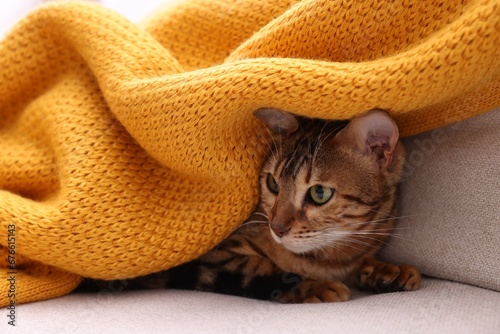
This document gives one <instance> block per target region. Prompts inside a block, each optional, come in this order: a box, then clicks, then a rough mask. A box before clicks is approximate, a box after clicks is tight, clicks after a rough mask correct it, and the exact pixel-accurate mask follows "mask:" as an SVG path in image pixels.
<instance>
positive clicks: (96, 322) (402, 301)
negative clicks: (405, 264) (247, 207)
mask: <svg viewBox="0 0 500 334" xmlns="http://www.w3.org/2000/svg"><path fill="white" fill-rule="evenodd" d="M499 305H500V293H498V292H495V291H490V290H486V289H481V288H477V287H472V286H469V285H465V284H459V283H453V282H447V281H441V280H437V279H426V280H424V281H423V285H422V288H421V290H419V291H413V292H403V293H389V294H383V295H371V294H362V293H357V294H354V296H353V300H351V301H349V302H345V303H331V304H301V305H283V304H275V303H271V302H265V301H258V300H250V299H245V298H238V297H231V296H224V295H217V294H211V293H201V292H191V291H176V290H157V291H131V292H122V293H116V294H114V295H112V294H100V295H96V294H73V295H69V296H64V297H61V298H58V299H53V300H49V301H43V302H36V303H30V304H25V305H20V306H19V309H18V313H19V323H18V328H17V329H18V330H20V332H22V333H49V332H50V333H73V334H77V333H102V332H105V333H117V334H123V333H214V334H215V333H217V334H219V333H287V334H292V333H329V334H332V333H440V334H446V333H453V334H458V333H495V331H496V330H498V328H500V317H498V306H499ZM2 326H3V324H2V325H0V328H1V327H2ZM496 333H498V332H496Z"/></svg>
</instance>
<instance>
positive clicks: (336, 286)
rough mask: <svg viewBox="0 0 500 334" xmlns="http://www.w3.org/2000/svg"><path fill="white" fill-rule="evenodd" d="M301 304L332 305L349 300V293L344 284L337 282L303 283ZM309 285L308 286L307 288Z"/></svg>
mask: <svg viewBox="0 0 500 334" xmlns="http://www.w3.org/2000/svg"><path fill="white" fill-rule="evenodd" d="M303 283H305V287H304V288H305V289H307V291H306V293H305V294H304V296H305V297H304V299H303V301H302V302H303V303H334V302H345V301H348V300H349V299H350V298H351V291H350V290H349V288H348V287H347V286H345V284H344V283H342V282H339V281H333V282H318V281H305V282H303ZM308 285H309V286H308Z"/></svg>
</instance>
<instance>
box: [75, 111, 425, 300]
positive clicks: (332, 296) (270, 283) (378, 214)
mask: <svg viewBox="0 0 500 334" xmlns="http://www.w3.org/2000/svg"><path fill="white" fill-rule="evenodd" d="M272 112H279V111H272ZM274 116H276V117H277V116H279V117H289V116H287V115H286V114H284V115H283V114H278V115H273V117H274ZM279 117H278V118H279ZM360 117H363V116H360ZM370 117H388V116H387V115H385V116H384V114H380V115H379V114H375V115H373V114H372V115H371V116H370ZM264 118H265V117H264ZM273 119H275V118H273ZM294 119H295V120H296V122H297V124H294ZM294 119H288V120H287V122H288V123H287V122H285V124H290V129H291V130H290V131H288V130H289V129H286V128H285V129H283V126H279V127H277V126H274V128H273V124H266V125H267V126H268V127H269V128H270V129H271V131H273V129H277V130H276V131H273V132H276V133H275V134H274V136H273V145H272V149H271V152H270V153H269V156H268V159H267V161H266V162H265V163H264V165H263V167H262V170H261V176H260V180H261V200H260V203H259V205H258V206H257V208H256V210H255V212H254V213H253V214H252V215H251V216H250V217H249V219H248V220H247V221H246V222H245V223H243V224H242V226H240V227H239V228H238V229H237V230H235V231H234V232H233V234H232V235H231V236H229V237H228V238H227V239H226V240H224V241H223V242H222V243H221V244H219V245H218V246H217V247H216V248H215V249H213V250H211V251H210V252H208V253H207V254H205V255H204V256H202V257H201V258H199V259H197V260H195V261H192V262H189V263H186V264H183V265H181V266H179V267H176V268H173V269H170V270H167V271H163V272H160V273H156V274H152V275H148V276H143V277H138V278H135V279H131V280H127V281H121V284H123V286H124V287H126V289H130V288H180V289H194V290H200V291H213V292H219V293H224V294H231V295H239V296H246V297H251V298H258V299H267V300H277V301H280V302H286V303H302V302H327V301H328V302H333V301H345V300H348V299H349V296H350V288H349V287H358V288H361V289H368V290H373V291H375V292H390V291H402V290H415V289H418V287H419V284H420V274H419V273H418V271H417V270H415V269H414V268H412V267H410V266H406V265H392V264H385V263H382V262H380V261H378V260H377V259H376V258H375V255H376V254H377V252H378V251H379V250H380V248H381V247H382V246H383V245H384V244H385V243H386V242H387V240H388V238H389V237H390V234H391V232H392V228H393V224H394V216H393V211H394V201H395V197H396V189H397V184H398V182H399V178H400V174H401V169H402V164H403V156H404V152H403V148H402V145H401V144H400V143H399V142H398V143H396V144H394V147H392V148H390V147H387V145H384V140H383V139H382V140H381V141H380V140H379V138H378V137H377V138H376V139H377V140H375V141H371V142H370V145H369V149H368V151H362V150H361V151H360V150H359V149H357V148H356V145H355V144H354V143H353V142H352V138H351V137H352V136H351V137H350V134H349V132H352V131H354V130H352V129H350V128H349V126H350V124H348V125H346V122H334V121H330V122H326V121H321V120H312V119H306V118H300V117H298V118H294ZM264 121H265V120H264ZM280 121H281V118H280ZM362 121H364V120H363V119H361V118H360V120H359V122H358V123H362ZM369 121H370V122H373V120H371V119H370V120H369ZM362 125H363V126H364V124H362ZM367 125H368V126H371V125H370V124H367ZM363 126H361V127H359V126H357V128H361V129H363ZM353 127H354V125H353ZM342 129H345V130H342ZM278 130H279V131H278ZM283 130H285V131H283ZM356 131H358V130H356ZM362 131H363V130H362ZM370 131H372V129H370ZM370 133H371V132H370ZM356 135H357V134H356ZM343 137H345V138H343ZM373 142H374V143H375V144H373ZM358 146H359V145H358ZM391 149H392V151H390V150H391ZM387 152H389V153H390V154H389V153H387ZM384 154H385V155H384ZM389 155H390V157H389V158H386V157H388V156H389ZM377 159H379V160H377ZM383 159H386V160H387V161H385V160H383ZM382 160H383V161H382ZM380 161H382V163H381V162H380ZM384 161H385V162H384ZM269 175H271V176H272V179H273V180H275V181H276V185H277V187H279V192H277V193H276V192H273V189H272V187H270V186H269V185H268V182H270V181H269V178H270V176H269ZM315 185H321V186H324V187H328V189H332V190H333V191H332V193H333V195H332V196H331V198H330V199H329V200H328V201H326V202H325V203H324V204H321V205H318V204H317V203H315V202H314V200H312V198H311V196H312V195H311V189H312V187H313V186H315ZM118 283H119V282H117V281H114V282H103V281H101V282H99V281H92V280H87V281H85V282H84V284H83V285H82V288H85V289H89V287H93V288H109V287H110V286H116V285H117V284H118Z"/></svg>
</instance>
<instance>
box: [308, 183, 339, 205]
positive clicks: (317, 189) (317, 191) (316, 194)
mask: <svg viewBox="0 0 500 334" xmlns="http://www.w3.org/2000/svg"><path fill="white" fill-rule="evenodd" d="M333 192H334V190H333V189H332V188H328V187H323V186H320V185H317V186H312V187H311V188H310V189H309V195H310V197H311V199H312V200H313V202H314V203H315V204H318V205H322V204H325V203H326V202H328V201H329V200H330V198H332V195H333Z"/></svg>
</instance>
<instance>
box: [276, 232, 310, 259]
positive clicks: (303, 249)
mask: <svg viewBox="0 0 500 334" xmlns="http://www.w3.org/2000/svg"><path fill="white" fill-rule="evenodd" d="M269 233H271V236H272V238H273V240H274V241H275V242H276V243H277V244H278V245H281V246H283V247H284V248H285V249H286V250H288V251H290V252H292V253H294V254H297V255H302V254H306V253H309V252H311V251H314V250H316V249H318V244H315V243H314V242H306V241H305V240H304V239H301V238H297V237H295V236H294V235H293V233H287V234H285V235H283V236H281V237H280V236H278V235H276V233H274V231H273V230H272V229H269Z"/></svg>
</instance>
